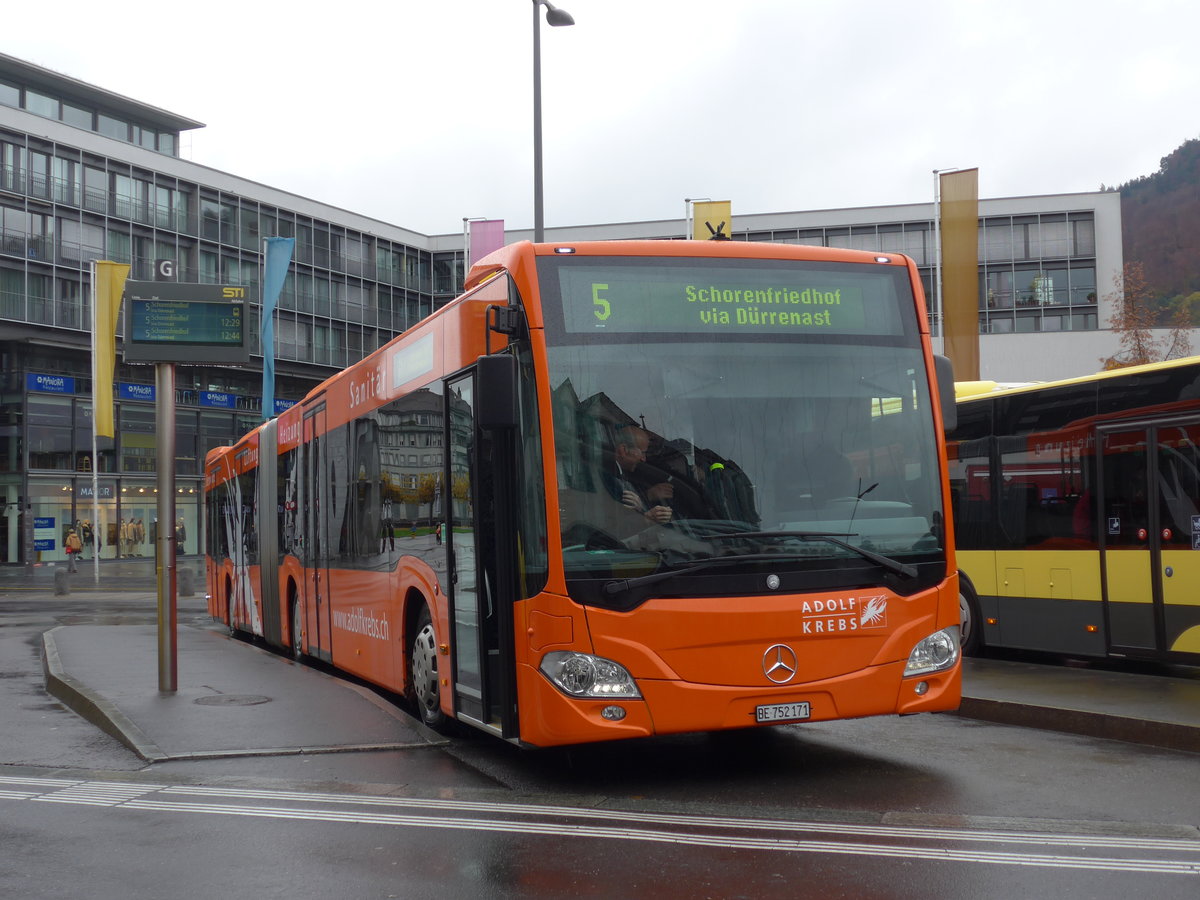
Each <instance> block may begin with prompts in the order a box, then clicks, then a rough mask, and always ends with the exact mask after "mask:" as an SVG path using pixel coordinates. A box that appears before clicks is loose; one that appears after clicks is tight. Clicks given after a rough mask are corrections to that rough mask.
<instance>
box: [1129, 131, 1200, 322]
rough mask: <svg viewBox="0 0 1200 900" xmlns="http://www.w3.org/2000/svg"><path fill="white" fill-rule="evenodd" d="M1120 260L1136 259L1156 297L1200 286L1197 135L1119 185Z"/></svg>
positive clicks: (1176, 294)
mask: <svg viewBox="0 0 1200 900" xmlns="http://www.w3.org/2000/svg"><path fill="white" fill-rule="evenodd" d="M1120 191H1121V219H1122V223H1121V224H1122V231H1123V232H1124V251H1125V262H1127V263H1129V262H1140V263H1141V264H1142V269H1143V271H1144V273H1145V276H1146V282H1147V285H1148V286H1149V287H1150V288H1151V289H1152V291H1153V292H1154V294H1155V295H1157V297H1158V298H1159V300H1160V301H1168V300H1172V299H1175V298H1180V297H1184V296H1187V295H1189V294H1193V293H1195V292H1197V291H1200V140H1196V139H1193V140H1190V141H1186V142H1185V143H1184V144H1183V145H1182V146H1181V147H1179V148H1178V149H1177V150H1175V151H1173V152H1172V153H1171V154H1170V155H1169V156H1166V157H1164V158H1163V160H1162V163H1161V165H1160V167H1159V170H1158V171H1157V172H1155V173H1154V174H1153V175H1146V176H1144V177H1142V178H1138V179H1135V180H1133V181H1131V182H1129V183H1128V184H1123V185H1121V187H1120Z"/></svg>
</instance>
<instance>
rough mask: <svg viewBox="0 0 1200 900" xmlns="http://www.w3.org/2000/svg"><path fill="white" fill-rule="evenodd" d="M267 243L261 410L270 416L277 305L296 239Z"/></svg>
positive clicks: (281, 239)
mask: <svg viewBox="0 0 1200 900" xmlns="http://www.w3.org/2000/svg"><path fill="white" fill-rule="evenodd" d="M264 243H265V244H266V251H265V257H266V261H265V262H264V268H265V272H264V275H263V296H262V355H263V389H262V411H263V415H264V416H269V415H270V414H271V410H272V409H273V408H274V406H275V304H276V303H278V302H279V294H280V292H281V291H282V290H283V282H284V280H285V279H286V278H287V272H288V266H289V265H291V263H292V251H293V250H294V249H295V247H296V239H295V238H281V237H269V238H266V239H265V240H264Z"/></svg>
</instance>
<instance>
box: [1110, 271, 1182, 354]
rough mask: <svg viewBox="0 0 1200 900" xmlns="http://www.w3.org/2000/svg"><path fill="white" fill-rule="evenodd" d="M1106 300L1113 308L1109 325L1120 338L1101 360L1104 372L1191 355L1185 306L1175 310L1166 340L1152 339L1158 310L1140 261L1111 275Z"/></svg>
mask: <svg viewBox="0 0 1200 900" xmlns="http://www.w3.org/2000/svg"><path fill="white" fill-rule="evenodd" d="M1106 299H1107V300H1108V301H1109V302H1111V303H1112V304H1113V306H1114V308H1115V309H1114V312H1113V314H1112V318H1110V319H1109V324H1110V325H1111V326H1112V330H1113V331H1114V332H1116V333H1117V335H1118V337H1119V339H1120V342H1121V350H1120V352H1119V353H1117V354H1116V355H1115V356H1110V357H1108V358H1107V359H1103V360H1101V361H1102V362H1103V364H1104V368H1105V369H1121V368H1124V367H1125V366H1140V365H1145V364H1146V363H1151V362H1159V361H1160V360H1164V359H1177V358H1179V357H1182V356H1188V355H1190V354H1191V352H1192V342H1191V318H1190V315H1189V313H1188V308H1187V306H1186V305H1184V306H1181V307H1179V308H1177V309H1176V310H1175V313H1174V315H1172V317H1171V323H1170V325H1169V331H1168V332H1167V335H1166V337H1164V338H1157V339H1156V338H1155V337H1154V325H1155V322H1156V320H1157V318H1158V310H1159V307H1158V304H1157V303H1156V302H1155V297H1154V292H1153V291H1152V290H1151V288H1150V286H1149V285H1148V284H1147V282H1146V275H1145V272H1144V271H1143V270H1142V264H1141V263H1140V262H1127V263H1125V265H1124V267H1122V270H1121V271H1120V272H1118V273H1117V274H1116V275H1114V276H1113V293H1111V294H1109V295H1108V296H1107V297H1106Z"/></svg>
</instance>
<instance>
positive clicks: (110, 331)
mask: <svg viewBox="0 0 1200 900" xmlns="http://www.w3.org/2000/svg"><path fill="white" fill-rule="evenodd" d="M94 277H95V279H96V281H95V288H96V311H95V312H96V319H95V328H94V329H93V330H92V361H93V365H94V366H95V372H94V373H93V377H92V416H93V421H94V422H95V426H96V436H97V437H109V438H110V437H114V436H115V430H114V428H113V371H114V370H115V369H116V367H117V313H118V312H119V311H120V309H121V295H122V294H124V293H125V279H126V278H128V277H129V266H127V265H125V264H124V263H115V262H108V261H97V262H96V268H95V276H94Z"/></svg>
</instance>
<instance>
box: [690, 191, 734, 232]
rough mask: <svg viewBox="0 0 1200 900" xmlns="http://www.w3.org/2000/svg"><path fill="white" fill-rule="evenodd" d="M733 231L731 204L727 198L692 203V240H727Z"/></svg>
mask: <svg viewBox="0 0 1200 900" xmlns="http://www.w3.org/2000/svg"><path fill="white" fill-rule="evenodd" d="M732 231H733V204H732V203H731V202H730V201H728V200H706V201H703V202H701V201H697V202H695V203H693V204H692V240H694V241H727V240H729V235H730V232H732Z"/></svg>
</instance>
